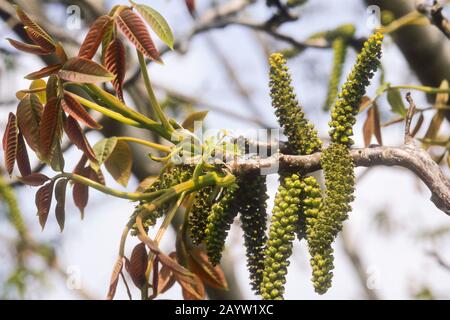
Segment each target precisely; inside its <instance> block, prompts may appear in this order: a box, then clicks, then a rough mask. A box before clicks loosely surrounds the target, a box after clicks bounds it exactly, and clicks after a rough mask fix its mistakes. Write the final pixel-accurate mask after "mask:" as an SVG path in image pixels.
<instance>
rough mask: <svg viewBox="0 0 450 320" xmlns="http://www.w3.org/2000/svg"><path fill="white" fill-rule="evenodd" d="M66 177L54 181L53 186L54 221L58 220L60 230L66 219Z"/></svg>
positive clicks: (62, 228)
mask: <svg viewBox="0 0 450 320" xmlns="http://www.w3.org/2000/svg"><path fill="white" fill-rule="evenodd" d="M67 182H69V180H67V179H61V180H59V181H58V182H57V183H56V187H55V200H56V208H55V216H56V221H57V222H58V225H59V228H60V229H61V232H63V230H64V222H65V220H66V211H65V207H66V189H67Z"/></svg>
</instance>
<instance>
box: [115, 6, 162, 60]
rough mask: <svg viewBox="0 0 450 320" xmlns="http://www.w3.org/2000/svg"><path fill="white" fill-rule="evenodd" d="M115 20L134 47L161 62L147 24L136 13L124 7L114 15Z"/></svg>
mask: <svg viewBox="0 0 450 320" xmlns="http://www.w3.org/2000/svg"><path fill="white" fill-rule="evenodd" d="M116 21H117V26H118V27H119V29H120V30H121V31H122V33H123V34H124V35H125V36H126V37H127V38H128V40H130V42H131V43H132V44H133V45H134V46H135V47H136V49H138V50H139V51H140V52H141V53H142V54H143V55H145V56H147V57H148V58H150V59H152V60H154V61H156V62H160V63H161V62H162V60H161V58H160V56H159V52H158V50H157V49H156V47H155V44H154V43H153V40H152V38H151V37H150V33H149V32H148V30H147V26H146V25H145V23H144V22H143V21H142V19H141V18H140V17H139V16H138V15H137V14H135V13H134V12H133V11H131V10H130V9H125V10H123V11H122V12H121V13H120V14H119V15H118V16H117V17H116Z"/></svg>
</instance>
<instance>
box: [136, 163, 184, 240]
mask: <svg viewBox="0 0 450 320" xmlns="http://www.w3.org/2000/svg"><path fill="white" fill-rule="evenodd" d="M191 177H192V167H190V166H173V167H170V168H167V169H165V170H164V171H163V172H162V173H161V175H160V176H159V177H158V178H157V179H156V181H155V182H153V184H152V185H151V186H150V187H149V188H148V189H147V190H145V193H151V192H155V191H159V190H164V189H168V188H171V187H173V186H175V185H177V184H180V183H182V182H186V181H188V180H189V179H191ZM147 205H148V203H147V202H145V201H141V202H140V203H139V205H137V207H136V209H135V211H134V213H133V216H134V217H136V216H137V215H138V214H142V213H145V211H146V210H148V209H147ZM171 205H172V203H170V202H167V203H164V204H163V205H162V206H161V207H159V208H157V209H156V210H154V211H152V212H148V214H144V216H145V219H144V220H143V225H144V228H146V229H148V228H151V227H153V226H154V225H155V224H156V222H157V220H158V219H159V218H161V217H163V216H164V215H165V214H166V213H167V212H168V211H169V210H170V207H171ZM138 233H139V232H138V230H137V226H136V225H134V226H133V227H132V228H131V234H132V235H137V234H138Z"/></svg>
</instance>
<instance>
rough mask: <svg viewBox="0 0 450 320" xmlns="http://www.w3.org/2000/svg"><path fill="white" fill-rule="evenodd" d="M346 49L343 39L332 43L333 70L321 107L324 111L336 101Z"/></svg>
mask: <svg viewBox="0 0 450 320" xmlns="http://www.w3.org/2000/svg"><path fill="white" fill-rule="evenodd" d="M347 47H348V45H347V43H346V41H345V39H344V38H337V39H335V40H334V41H333V55H334V58H333V70H332V72H331V76H330V80H329V82H328V94H327V99H326V101H325V104H324V105H323V109H324V110H325V111H328V110H330V108H331V106H332V105H333V104H334V102H335V101H336V98H337V95H338V91H339V83H340V81H341V77H342V70H343V68H344V63H345V56H346V53H347Z"/></svg>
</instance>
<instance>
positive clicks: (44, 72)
mask: <svg viewBox="0 0 450 320" xmlns="http://www.w3.org/2000/svg"><path fill="white" fill-rule="evenodd" d="M61 68H62V64H55V65H52V66H48V67H45V68H42V69H41V70H39V71H36V72H33V73H30V74H28V75H26V76H25V79H28V80H38V79H41V78H45V77H48V76H50V75H52V74H56V73H57V72H58V71H59V69H61Z"/></svg>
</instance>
